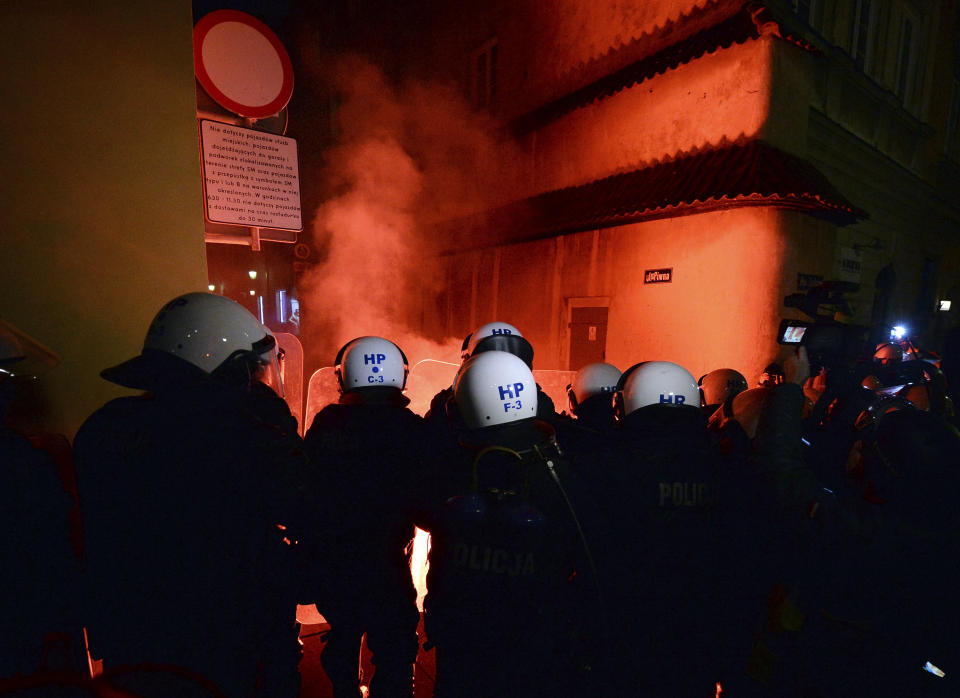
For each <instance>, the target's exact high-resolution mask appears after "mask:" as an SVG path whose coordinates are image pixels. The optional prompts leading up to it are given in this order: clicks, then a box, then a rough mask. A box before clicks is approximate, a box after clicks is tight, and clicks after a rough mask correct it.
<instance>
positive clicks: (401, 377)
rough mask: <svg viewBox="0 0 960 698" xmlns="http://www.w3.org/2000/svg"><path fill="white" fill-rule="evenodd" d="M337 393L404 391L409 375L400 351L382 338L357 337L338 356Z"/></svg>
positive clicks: (405, 358)
mask: <svg viewBox="0 0 960 698" xmlns="http://www.w3.org/2000/svg"><path fill="white" fill-rule="evenodd" d="M335 363H336V374H337V381H338V382H339V383H340V392H341V393H345V392H347V391H348V390H357V389H358V388H374V387H389V388H397V389H398V390H403V388H404V386H406V384H407V373H408V372H409V371H410V367H409V364H408V362H407V357H406V356H405V355H404V353H403V351H401V349H400V347H398V346H397V345H396V344H394V343H393V342H391V341H390V340H389V339H384V338H383V337H357V338H356V339H353V340H350V341H349V342H347V343H346V344H344V345H343V346H342V347H341V348H340V351H339V352H337V358H336V362H335Z"/></svg>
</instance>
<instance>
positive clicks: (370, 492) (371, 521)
mask: <svg viewBox="0 0 960 698" xmlns="http://www.w3.org/2000/svg"><path fill="white" fill-rule="evenodd" d="M408 404H409V399H408V398H407V397H406V396H404V395H403V393H401V392H400V391H399V390H397V389H396V388H390V387H371V388H361V389H359V390H353V391H348V392H346V393H344V394H343V395H342V396H341V398H340V402H339V404H333V405H328V406H327V407H325V408H323V409H322V410H321V411H320V412H319V413H317V415H316V417H315V418H314V420H313V423H312V424H311V426H310V429H309V431H308V432H307V434H306V436H305V438H304V442H305V445H306V448H307V452H308V455H309V457H310V458H311V460H312V461H313V462H314V463H315V464H316V465H317V466H318V470H317V473H316V479H315V480H314V481H313V482H312V483H311V487H312V489H313V490H314V491H315V492H316V493H317V496H318V497H319V498H320V499H321V501H322V502H323V522H322V524H320V528H319V529H318V530H317V531H316V535H317V536H319V540H318V541H314V542H311V545H310V550H311V556H312V558H313V564H314V566H315V574H316V577H315V582H316V585H317V586H316V595H317V598H316V603H317V608H318V610H319V611H320V613H321V614H322V615H323V617H324V618H325V619H326V620H327V621H328V622H329V623H330V626H331V629H330V632H329V633H328V634H327V636H326V645H325V647H324V650H323V654H322V655H321V661H322V663H323V667H324V669H325V671H326V672H327V675H328V676H329V677H330V680H331V682H332V683H333V687H334V695H336V696H338V697H340V696H356V695H358V694H359V690H358V686H359V684H358V662H357V656H358V653H359V650H360V641H361V638H362V637H363V635H364V634H366V642H367V647H368V648H369V649H370V651H371V652H372V653H373V663H374V666H375V667H376V669H375V672H374V676H373V679H372V681H371V684H370V690H371V692H372V693H373V695H378V696H384V697H386V696H410V695H411V691H412V685H413V664H414V662H415V661H416V656H417V650H418V640H417V634H416V631H417V624H418V623H419V619H420V613H419V611H418V610H417V606H416V590H415V588H414V586H413V580H412V578H411V574H410V551H411V541H412V540H413V537H414V532H415V529H414V524H415V513H416V507H417V501H418V488H419V487H420V486H421V482H422V479H423V469H422V465H421V457H420V452H421V449H422V447H423V443H422V440H423V422H422V420H421V418H420V417H419V416H417V415H416V414H414V413H413V412H412V411H410V410H409V409H408V408H407V405H408Z"/></svg>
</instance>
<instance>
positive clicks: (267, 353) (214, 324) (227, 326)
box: [101, 292, 283, 395]
mask: <svg viewBox="0 0 960 698" xmlns="http://www.w3.org/2000/svg"><path fill="white" fill-rule="evenodd" d="M276 347H277V341H276V339H275V338H274V336H273V335H272V334H271V333H270V330H268V329H267V328H266V327H264V326H263V325H262V324H261V323H260V321H259V320H257V319H256V318H255V317H254V316H253V314H252V313H250V311H249V310H247V309H246V308H244V307H243V306H242V305H240V304H239V303H237V302H236V301H233V300H230V299H229V298H225V297H224V296H218V295H216V294H214V293H200V292H198V293H187V294H184V295H182V296H178V297H176V298H174V299H173V300H172V301H170V302H169V303H167V304H166V305H164V306H163V307H162V308H161V309H160V312H158V313H157V314H156V316H155V317H154V318H153V321H152V322H151V323H150V328H149V329H148V330H147V336H146V338H145V339H144V341H143V352H142V354H141V355H140V356H138V357H135V358H133V359H131V360H129V361H126V362H124V363H122V364H120V365H118V366H114V367H112V368H108V369H106V370H104V371H103V372H102V373H101V375H103V377H104V378H106V379H107V380H109V381H112V382H114V383H118V384H120V385H125V386H127V387H133V388H144V387H147V386H146V385H144V384H143V375H144V373H145V372H147V373H149V371H150V369H149V367H148V364H149V356H150V354H151V353H152V352H162V353H164V354H169V355H172V356H175V357H177V358H179V359H183V360H184V361H186V362H188V363H190V364H192V365H194V366H196V367H197V368H199V369H200V370H202V371H203V372H204V373H207V374H210V375H227V374H230V375H231V376H233V375H236V376H237V377H238V379H239V377H240V376H241V374H242V377H243V379H244V380H249V379H250V378H252V377H256V378H258V379H259V380H262V381H263V382H264V383H267V384H268V385H270V386H271V387H273V388H274V389H275V390H277V392H278V393H279V394H281V395H282V394H283V385H282V383H281V382H280V370H279V361H278V358H277V351H276Z"/></svg>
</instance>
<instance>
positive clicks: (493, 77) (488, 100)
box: [470, 39, 500, 109]
mask: <svg viewBox="0 0 960 698" xmlns="http://www.w3.org/2000/svg"><path fill="white" fill-rule="evenodd" d="M499 53H500V45H499V43H498V42H497V40H496V39H491V40H490V41H488V42H487V43H485V44H484V45H483V46H481V47H480V48H479V49H477V50H476V51H474V52H473V53H472V54H471V56H470V72H471V82H472V88H471V92H472V97H473V105H474V106H475V107H476V108H477V109H489V108H491V107H492V106H493V105H495V104H496V102H497V79H498V75H497V72H498V68H499V66H498V62H499Z"/></svg>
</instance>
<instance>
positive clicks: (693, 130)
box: [528, 38, 775, 191]
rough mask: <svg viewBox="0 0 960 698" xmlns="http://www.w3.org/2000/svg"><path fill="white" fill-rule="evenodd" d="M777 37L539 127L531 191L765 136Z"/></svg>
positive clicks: (709, 58)
mask: <svg viewBox="0 0 960 698" xmlns="http://www.w3.org/2000/svg"><path fill="white" fill-rule="evenodd" d="M774 48H775V47H774V45H773V41H772V40H771V39H769V38H762V39H758V40H755V41H749V42H746V43H745V44H741V45H735V46H733V47H731V48H730V49H728V50H725V51H719V52H717V53H713V54H709V55H706V56H703V57H702V58H699V59H696V60H694V61H692V62H691V63H689V64H688V65H683V66H680V67H679V68H678V69H676V70H670V71H667V72H666V73H665V74H663V75H657V76H655V77H653V78H651V79H649V80H644V81H643V82H642V83H640V84H638V85H634V86H632V87H630V88H628V89H625V90H623V91H621V92H618V93H617V94H614V95H612V96H610V97H608V98H605V99H600V100H597V101H595V102H593V103H592V104H589V105H587V106H585V107H583V108H581V109H577V110H576V111H574V112H571V113H569V114H566V115H565V116H563V117H561V118H559V119H557V120H556V121H553V122H551V123H550V124H548V125H546V126H545V127H544V128H542V129H539V130H538V131H537V132H536V136H535V138H536V147H535V149H533V153H534V155H533V158H532V159H531V162H530V163H529V164H528V166H532V168H533V173H532V174H531V176H530V179H531V181H532V183H533V187H532V189H534V190H537V191H548V190H552V189H560V188H563V187H568V186H573V185H577V184H582V183H584V182H588V181H591V180H593V179H600V178H602V177H606V176H608V175H610V174H613V173H615V172H618V171H624V170H629V169H635V168H638V167H642V166H643V165H644V164H647V163H650V162H652V161H654V160H658V159H663V158H670V157H673V156H676V155H677V154H678V153H680V152H686V151H690V150H691V149H694V148H705V147H710V146H715V145H717V144H720V143H722V142H723V141H724V140H727V141H733V140H736V139H738V138H743V137H746V138H757V137H762V136H763V135H764V133H763V130H764V127H765V126H766V124H767V118H768V113H769V109H770V93H771V88H770V83H771V72H772V55H773V52H774Z"/></svg>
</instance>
